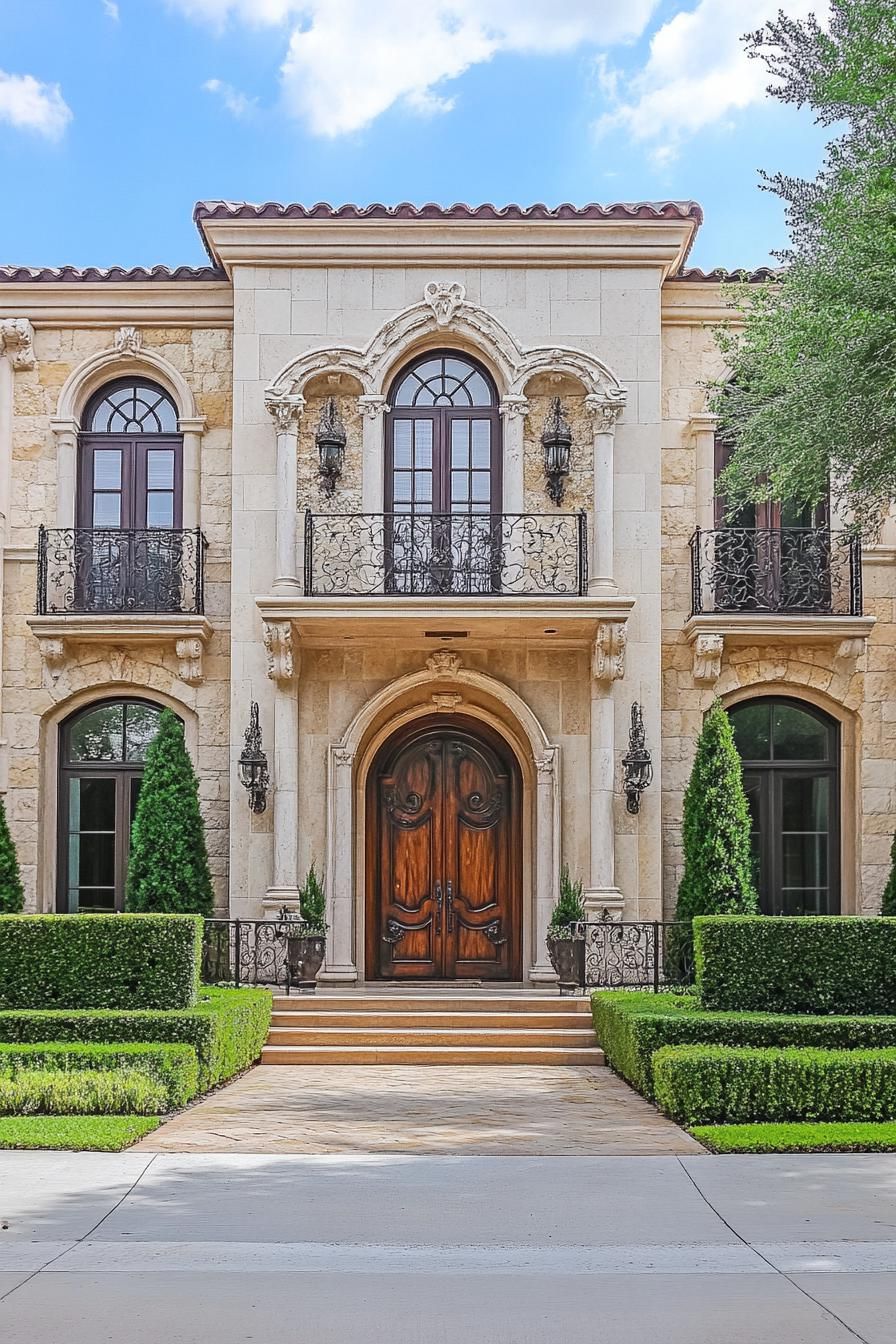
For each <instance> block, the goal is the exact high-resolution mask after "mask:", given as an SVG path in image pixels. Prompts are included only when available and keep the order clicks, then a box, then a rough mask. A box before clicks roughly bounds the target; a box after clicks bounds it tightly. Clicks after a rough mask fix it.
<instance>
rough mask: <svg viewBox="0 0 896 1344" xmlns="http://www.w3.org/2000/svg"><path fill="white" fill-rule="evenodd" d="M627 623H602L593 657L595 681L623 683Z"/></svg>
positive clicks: (599, 627) (599, 626)
mask: <svg viewBox="0 0 896 1344" xmlns="http://www.w3.org/2000/svg"><path fill="white" fill-rule="evenodd" d="M625 642H626V633H625V622H624V621H601V622H600V623H599V625H598V627H597V637H596V638H595V641H594V649H593V651H592V657H591V675H592V676H593V677H594V679H595V681H603V682H611V681H621V680H622V678H623V677H624V676H625Z"/></svg>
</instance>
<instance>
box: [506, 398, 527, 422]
mask: <svg viewBox="0 0 896 1344" xmlns="http://www.w3.org/2000/svg"><path fill="white" fill-rule="evenodd" d="M498 410H499V411H500V412H501V414H502V415H503V416H504V419H505V420H517V419H521V420H525V418H526V416H527V415H528V414H529V398H528V397H525V396H523V395H522V393H519V392H508V394H507V396H506V397H505V398H504V399H503V401H502V402H501V404H500V406H499V407H498Z"/></svg>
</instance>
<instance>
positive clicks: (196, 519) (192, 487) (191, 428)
mask: <svg viewBox="0 0 896 1344" xmlns="http://www.w3.org/2000/svg"><path fill="white" fill-rule="evenodd" d="M205 426H206V419H205V416H204V415H193V416H181V418H180V419H179V420H178V422H177V427H178V429H179V430H180V432H181V434H183V436H184V487H183V489H184V494H183V520H184V523H183V525H184V527H185V528H186V529H188V530H189V529H191V528H194V527H199V524H200V451H201V446H202V436H203V434H204V433H205Z"/></svg>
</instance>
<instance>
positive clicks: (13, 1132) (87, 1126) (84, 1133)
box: [0, 1115, 159, 1153]
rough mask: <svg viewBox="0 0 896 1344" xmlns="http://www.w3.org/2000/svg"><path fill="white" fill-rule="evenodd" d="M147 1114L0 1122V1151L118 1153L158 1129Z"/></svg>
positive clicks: (11, 1118) (24, 1117)
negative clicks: (26, 1149) (25, 1149)
mask: <svg viewBox="0 0 896 1344" xmlns="http://www.w3.org/2000/svg"><path fill="white" fill-rule="evenodd" d="M158 1127H159V1121H158V1120H157V1119H156V1118H155V1117H154V1116H149V1115H18V1116H7V1117H6V1118H5V1119H0V1148H56V1149H66V1150H67V1151H69V1152H76V1153H77V1152H95V1153H120V1152H121V1150H122V1148H128V1147H129V1146H130V1145H131V1144H132V1143H136V1141H137V1139H142V1138H143V1136H144V1134H149V1133H150V1132H151V1131H152V1130H154V1129H158Z"/></svg>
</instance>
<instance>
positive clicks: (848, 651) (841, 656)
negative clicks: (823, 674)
mask: <svg viewBox="0 0 896 1344" xmlns="http://www.w3.org/2000/svg"><path fill="white" fill-rule="evenodd" d="M866 647H867V641H866V640H865V639H864V638H859V639H841V641H840V643H839V644H838V645H837V649H836V652H835V654H834V657H835V658H836V659H837V661H838V662H850V661H852V660H854V659H857V658H861V656H862V654H863V653H864V652H865V649H866Z"/></svg>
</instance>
